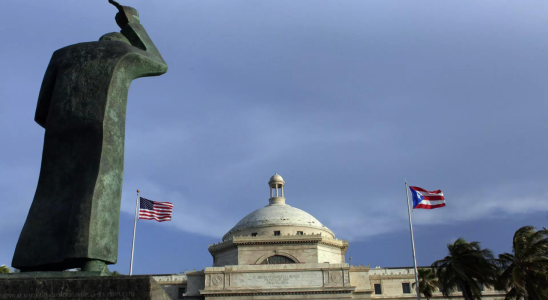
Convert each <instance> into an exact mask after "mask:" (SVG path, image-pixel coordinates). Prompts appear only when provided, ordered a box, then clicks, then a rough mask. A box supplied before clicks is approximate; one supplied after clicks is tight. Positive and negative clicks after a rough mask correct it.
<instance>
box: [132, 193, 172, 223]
mask: <svg viewBox="0 0 548 300" xmlns="http://www.w3.org/2000/svg"><path fill="white" fill-rule="evenodd" d="M139 198H140V202H141V204H140V206H139V219H145V220H156V221H158V222H163V221H171V213H172V212H173V203H170V202H156V201H152V200H148V199H145V198H143V197H139Z"/></svg>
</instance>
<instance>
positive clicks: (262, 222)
mask: <svg viewBox="0 0 548 300" xmlns="http://www.w3.org/2000/svg"><path fill="white" fill-rule="evenodd" d="M268 183H269V185H270V196H271V197H270V199H269V202H270V204H269V205H267V206H265V207H263V208H260V209H257V210H255V211H254V212H252V213H250V214H248V215H247V216H245V217H244V218H243V219H242V220H240V222H238V223H237V224H236V226H234V227H233V228H232V229H230V230H229V231H228V232H227V233H226V234H225V235H224V237H223V240H227V239H230V238H231V237H233V236H247V235H249V236H251V235H259V236H260V235H273V234H274V231H278V232H280V234H281V235H287V234H292V235H295V234H299V233H300V234H322V235H325V236H328V237H332V238H334V237H335V234H334V233H333V232H332V231H331V230H329V228H327V227H326V226H324V225H323V224H322V223H321V222H320V221H318V219H316V218H314V217H313V216H312V215H310V214H309V213H307V212H305V211H303V210H301V209H298V208H295V207H292V206H290V205H287V204H285V198H284V197H283V190H282V193H281V197H278V195H279V193H278V191H277V190H276V195H274V194H273V191H272V189H278V188H281V189H283V186H284V185H285V182H284V181H283V178H282V176H280V175H278V174H275V175H274V176H272V177H271V178H270V181H269V182H268Z"/></svg>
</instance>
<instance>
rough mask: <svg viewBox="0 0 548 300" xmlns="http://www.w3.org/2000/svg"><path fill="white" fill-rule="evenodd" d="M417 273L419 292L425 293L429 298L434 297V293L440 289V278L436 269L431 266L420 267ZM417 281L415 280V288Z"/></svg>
mask: <svg viewBox="0 0 548 300" xmlns="http://www.w3.org/2000/svg"><path fill="white" fill-rule="evenodd" d="M418 271H419V273H418V274H417V276H418V279H419V292H420V293H421V294H423V295H424V297H425V298H426V299H427V300H430V298H432V293H434V292H435V291H436V290H437V289H438V286H439V284H438V278H437V277H436V273H435V272H434V270H432V269H430V268H420V269H418ZM415 285H416V284H415V282H413V288H415Z"/></svg>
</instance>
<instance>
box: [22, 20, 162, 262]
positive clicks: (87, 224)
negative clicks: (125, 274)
mask: <svg viewBox="0 0 548 300" xmlns="http://www.w3.org/2000/svg"><path fill="white" fill-rule="evenodd" d="M122 33H123V34H124V35H125V36H126V37H127V38H128V39H129V41H130V42H131V44H132V45H129V44H127V43H124V42H119V41H98V42H90V43H81V44H75V45H71V46H68V47H65V48H62V49H59V50H57V51H55V52H54V54H53V56H52V59H51V61H50V64H49V66H48V68H47V70H46V74H45V76H44V80H43V83H42V88H41V90H40V95H39V99H38V106H37V110H36V122H38V124H40V125H41V126H43V127H44V128H45V129H46V131H45V138H44V150H43V154H42V166H41V170H40V178H39V180H38V187H37V189H36V194H35V196H34V200H33V202H32V206H31V208H30V211H29V214H28V216H27V220H26V222H25V225H24V227H23V230H22V232H21V235H20V237H19V241H18V243H17V247H16V250H15V254H14V258H13V262H12V265H13V267H15V268H19V269H21V270H23V271H32V270H64V269H68V268H75V267H81V266H82V265H83V263H84V262H85V261H88V260H94V259H96V260H101V261H104V262H106V263H107V264H113V263H116V261H117V256H118V227H119V218H120V203H121V194H122V179H123V168H124V135H125V120H126V105H127V94H128V90H129V86H130V84H131V81H132V80H133V79H136V78H139V77H144V76H156V75H161V74H163V73H165V72H166V71H167V65H166V63H165V62H164V60H163V59H162V57H161V55H160V53H159V52H158V50H157V49H156V47H155V46H154V44H153V43H152V41H151V40H150V38H149V37H148V34H147V33H146V31H145V30H144V28H143V27H142V26H141V25H140V24H128V25H126V26H125V27H124V28H123V29H122Z"/></svg>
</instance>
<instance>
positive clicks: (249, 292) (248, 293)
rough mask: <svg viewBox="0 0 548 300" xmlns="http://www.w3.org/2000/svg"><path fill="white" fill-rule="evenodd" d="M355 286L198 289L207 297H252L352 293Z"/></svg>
mask: <svg viewBox="0 0 548 300" xmlns="http://www.w3.org/2000/svg"><path fill="white" fill-rule="evenodd" d="M355 289H356V288H355V287H337V288H315V289H314V288H312V289H302V288H301V289H286V290H278V291H273V290H267V289H265V290H258V289H245V290H238V291H226V290H218V291H206V290H200V295H202V296H207V297H253V296H284V295H315V294H352V293H353V292H354V290H355Z"/></svg>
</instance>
